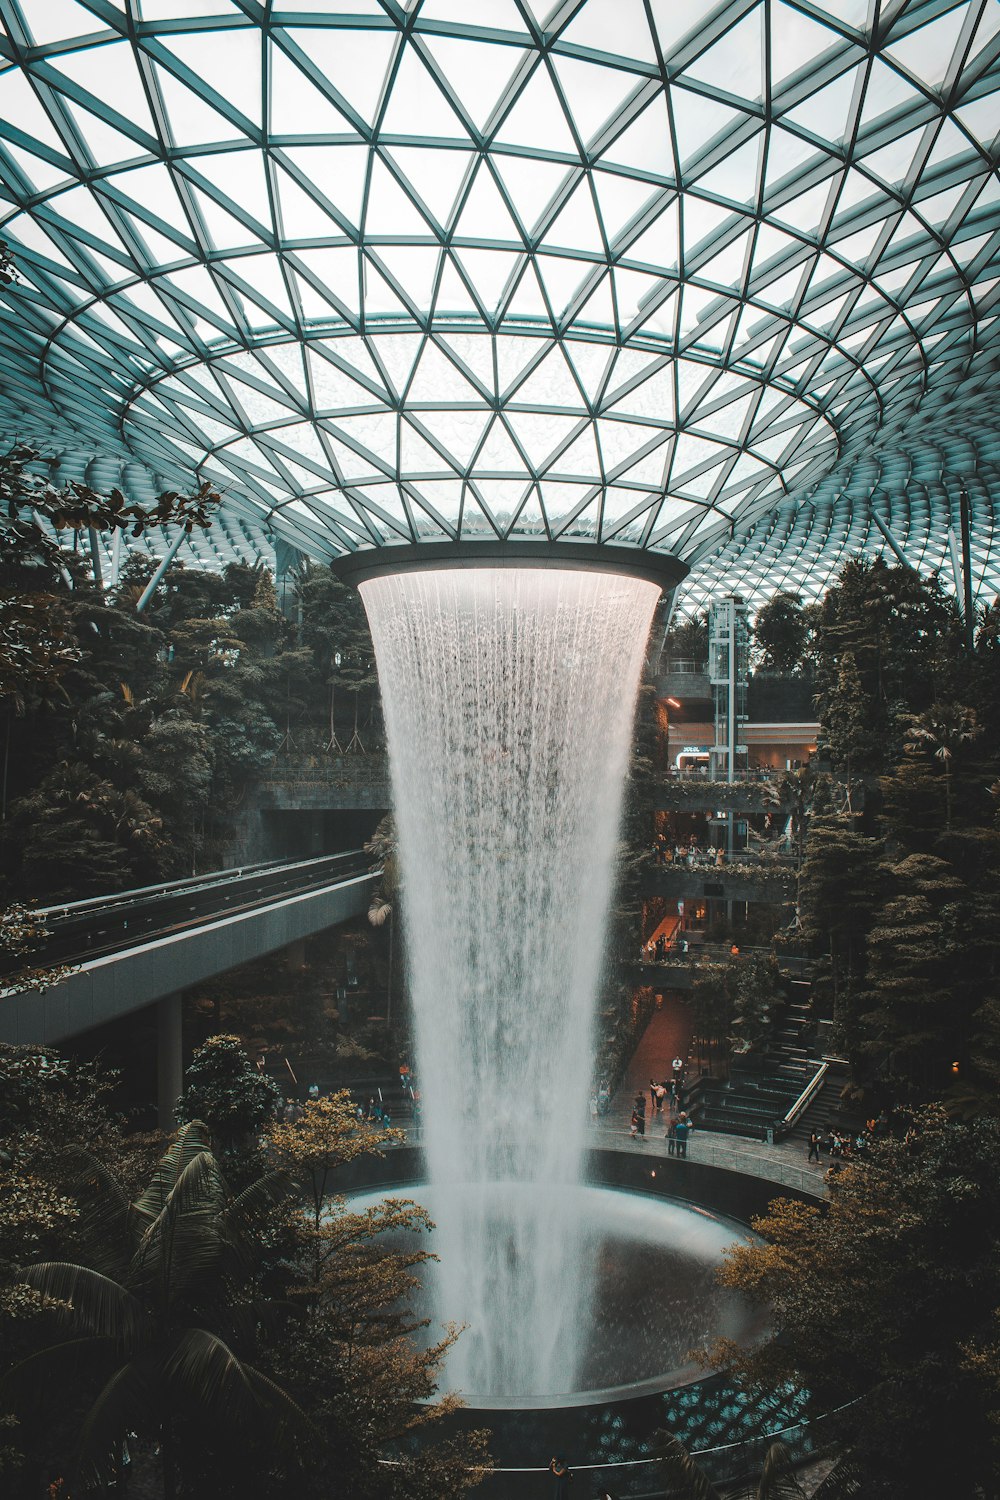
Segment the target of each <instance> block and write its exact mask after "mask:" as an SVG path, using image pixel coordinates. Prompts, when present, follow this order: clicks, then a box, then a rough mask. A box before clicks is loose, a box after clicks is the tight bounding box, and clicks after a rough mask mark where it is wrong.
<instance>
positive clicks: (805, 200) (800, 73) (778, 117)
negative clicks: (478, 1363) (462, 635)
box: [0, 0, 1000, 602]
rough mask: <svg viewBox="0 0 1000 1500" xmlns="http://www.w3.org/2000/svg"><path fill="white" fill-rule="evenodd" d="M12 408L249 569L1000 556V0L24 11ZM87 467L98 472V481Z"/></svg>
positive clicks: (703, 565) (367, 0)
mask: <svg viewBox="0 0 1000 1500" xmlns="http://www.w3.org/2000/svg"><path fill="white" fill-rule="evenodd" d="M0 18H2V22H3V31H4V34H3V35H2V36H0V198H2V205H0V206H2V207H3V210H4V212H3V220H2V222H3V228H2V233H3V235H4V236H5V237H6V239H7V240H8V242H9V244H10V246H11V248H12V249H13V251H14V253H15V257H16V263H17V266H18V268H19V277H18V280H17V281H16V282H15V283H14V284H13V285H11V286H9V287H7V288H6V289H4V290H3V291H2V300H0V321H2V335H0V337H2V351H0V360H2V363H0V382H2V383H0V430H2V431H3V433H4V435H6V436H7V437H8V438H14V437H21V438H26V439H29V440H34V441H36V442H40V443H41V444H43V445H44V446H45V447H46V449H47V450H49V451H57V452H60V453H63V454H65V455H66V461H67V462H68V463H69V464H70V466H72V465H73V464H75V465H77V466H78V467H79V466H81V465H82V467H83V468H84V469H86V468H87V461H88V459H90V460H92V461H94V462H96V464H97V473H98V475H99V476H107V477H108V478H109V479H110V480H111V481H112V482H124V484H125V486H126V487H127V488H129V489H130V490H131V491H132V492H133V493H134V494H136V495H138V496H140V497H141V496H143V495H147V494H151V493H152V492H153V491H154V490H155V489H157V488H162V487H163V486H164V485H165V484H172V485H175V484H178V483H181V484H183V483H189V482H190V480H191V478H192V476H193V475H195V474H197V475H199V476H201V477H207V478H210V479H212V480H213V481H215V482H216V483H218V484H219V485H220V486H222V487H223V488H224V490H225V493H226V496H227V518H226V523H225V525H224V527H223V528H222V531H223V538H224V539H226V538H228V543H229V544H230V545H232V546H233V547H234V548H235V549H236V550H237V551H238V550H240V548H241V547H244V546H245V547H248V548H250V550H253V548H254V547H255V546H259V545H262V544H263V538H264V535H265V534H272V535H278V536H279V537H282V538H284V539H285V540H286V541H290V542H292V543H293V544H294V545H296V546H298V547H299V548H301V549H302V550H303V551H305V552H307V553H309V554H311V555H313V556H316V557H335V556H338V555H342V554H343V553H345V552H349V551H355V550H357V549H359V548H370V547H378V546H383V545H392V544H397V543H400V542H421V541H432V542H436V543H441V542H445V541H449V540H451V541H457V540H463V541H464V540H470V539H476V538H489V539H491V540H494V541H495V540H496V539H502V540H508V541H510V542H511V543H512V544H516V542H517V540H518V538H529V539H531V540H533V541H538V540H539V539H546V538H548V539H552V540H560V541H563V542H565V541H567V540H572V539H574V538H576V539H581V540H585V541H588V542H607V543H613V544H614V545H615V546H619V547H621V546H625V547H635V548H644V549H650V550H652V551H657V552H667V553H671V554H673V555H676V556H678V557H680V558H682V559H685V560H686V561H688V562H689V563H691V564H693V567H694V571H693V573H692V578H691V582H690V584H689V586H688V587H689V595H690V599H691V600H692V601H694V602H698V600H699V599H700V598H701V597H702V596H703V595H704V594H705V592H706V591H707V590H708V589H709V587H710V586H711V587H719V586H720V584H723V585H726V586H729V587H732V586H739V587H742V588H743V589H744V591H745V592H747V593H749V594H751V595H761V594H766V593H768V592H771V591H772V590H773V589H774V588H775V587H778V586H784V587H795V588H798V589H800V590H803V591H805V592H806V593H807V594H808V593H815V592H816V590H817V589H819V588H821V587H822V586H823V585H824V584H825V582H826V581H827V579H828V577H829V574H830V572H831V570H832V569H833V568H834V567H835V566H836V564H837V562H838V561H839V560H840V558H841V557H842V556H843V555H844V554H845V552H847V551H853V552H856V551H858V550H859V549H861V548H864V547H866V546H877V547H878V548H879V550H881V548H882V547H883V546H884V545H885V544H886V535H887V534H888V538H889V542H890V544H891V545H893V546H894V547H896V548H897V549H899V550H900V551H901V554H902V555H903V556H905V557H906V558H907V559H908V560H910V561H912V562H913V563H914V564H915V565H921V564H923V565H927V564H930V565H934V566H936V565H939V564H940V563H941V562H942V560H943V559H944V558H945V556H946V552H947V548H948V544H949V529H950V528H952V527H953V526H954V525H955V524H956V523H955V522H954V521H953V511H955V509H956V507H957V505H958V504H959V501H960V500H961V501H962V503H963V504H967V505H968V507H969V508H970V514H971V531H972V551H971V557H972V562H973V570H974V574H975V577H974V587H975V589H976V591H978V592H982V591H984V590H996V589H997V588H998V587H1000V554H998V551H997V549H996V548H994V546H993V527H994V518H995V509H996V504H997V499H998V495H1000V489H998V474H997V461H998V443H997V426H998V424H997V419H996V398H997V392H998V386H1000V374H998V369H1000V367H998V359H997V356H998V351H1000V338H998V328H997V318H996V310H997V299H998V275H1000V210H998V197H1000V184H998V180H997V172H996V166H997V142H996V135H997V131H998V129H1000V100H998V97H997V89H998V86H1000V4H998V0H959V3H955V0H828V3H826V4H820V3H818V0H723V3H709V0H683V3H681V0H565V3H562V4H557V5H556V6H555V7H554V8H553V9H550V10H546V8H545V6H544V5H543V4H541V3H534V0H532V3H529V0H411V3H409V4H405V5H401V4H397V3H395V0H352V4H351V8H350V11H349V12H348V11H339V10H334V9H332V8H331V7H330V6H328V5H326V4H322V3H320V0H297V3H296V0H290V3H289V4H288V5H287V6H285V5H283V4H281V3H280V0H269V3H267V4H261V3H258V0H0ZM91 472H94V471H93V468H92V469H91Z"/></svg>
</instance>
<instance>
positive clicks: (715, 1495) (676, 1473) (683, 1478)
mask: <svg viewBox="0 0 1000 1500" xmlns="http://www.w3.org/2000/svg"><path fill="white" fill-rule="evenodd" d="M660 1439H662V1441H660V1440H659V1439H658V1440H657V1442H656V1457H657V1458H658V1459H659V1461H660V1464H661V1466H662V1473H663V1477H664V1479H666V1480H667V1482H668V1484H670V1485H671V1486H673V1488H672V1489H671V1496H672V1497H674V1500H722V1495H721V1494H720V1492H719V1491H718V1490H717V1489H716V1488H715V1485H714V1484H713V1483H712V1481H711V1480H710V1479H709V1477H708V1475H707V1474H705V1473H704V1472H703V1471H702V1470H701V1469H700V1468H699V1467H698V1465H697V1463H696V1462H695V1460H694V1459H693V1458H692V1457H691V1455H690V1453H689V1452H688V1451H687V1449H686V1448H685V1447H684V1445H683V1443H680V1442H678V1440H677V1438H675V1437H670V1436H666V1435H664V1434H660Z"/></svg>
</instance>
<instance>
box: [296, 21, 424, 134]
mask: <svg viewBox="0 0 1000 1500" xmlns="http://www.w3.org/2000/svg"><path fill="white" fill-rule="evenodd" d="M286 35H287V36H288V37H289V38H290V39H291V40H292V41H293V42H294V43H295V44H296V46H297V47H299V48H300V49H301V51H302V54H303V56H304V57H306V58H308V59H309V61H310V62H311V63H312V64H313V65H314V66H315V67H317V68H319V69H320V71H321V72H322V73H324V74H325V75H326V77H327V78H328V79H329V81H330V83H331V84H332V85H333V87H334V89H336V91H337V93H338V94H340V95H341V97H342V98H343V99H344V100H345V101H346V102H347V104H348V105H350V107H351V108H352V109H353V110H354V111H355V113H356V114H357V115H358V116H359V117H360V119H361V120H363V121H364V122H365V124H367V125H371V124H373V123H374V120H375V114H376V110H377V109H378V105H379V101H380V99H381V97H382V90H383V88H384V86H385V79H386V72H387V69H388V66H389V61H390V59H391V57H392V54H393V51H394V48H395V45H396V33H395V32H394V31H393V32H386V31H376V30H371V29H370V30H367V31H361V30H359V31H353V30H348V29H347V28H346V27H340V26H338V27H336V28H335V29H328V28H326V27H322V26H314V27H309V28H308V29H300V28H297V27H289V29H288V31H287V32H286ZM411 124H412V121H411Z"/></svg>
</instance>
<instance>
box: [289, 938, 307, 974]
mask: <svg viewBox="0 0 1000 1500" xmlns="http://www.w3.org/2000/svg"><path fill="white" fill-rule="evenodd" d="M285 964H286V966H287V968H288V971H289V973H291V974H297V973H298V972H299V971H300V970H301V969H304V968H305V966H306V940H305V938H296V939H295V942H294V943H289V945H288V947H287V948H286V949H285Z"/></svg>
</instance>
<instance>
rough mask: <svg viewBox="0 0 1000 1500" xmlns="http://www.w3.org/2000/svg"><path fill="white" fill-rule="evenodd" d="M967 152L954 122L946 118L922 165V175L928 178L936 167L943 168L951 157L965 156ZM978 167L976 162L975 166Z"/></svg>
mask: <svg viewBox="0 0 1000 1500" xmlns="http://www.w3.org/2000/svg"><path fill="white" fill-rule="evenodd" d="M969 150H970V147H969V143H968V141H967V140H966V138H965V136H964V135H963V134H962V132H961V131H960V130H959V128H958V126H957V125H956V124H955V122H954V121H953V120H949V119H947V118H945V119H943V120H942V121H941V124H940V126H939V127H938V133H937V136H936V137H935V140H934V145H933V147H932V148H931V152H930V155H929V156H928V158H927V160H926V161H925V163H924V175H925V176H930V174H931V173H932V172H933V171H934V169H935V168H936V167H940V166H943V165H944V163H945V162H948V161H951V160H952V158H953V157H956V156H965V155H967V153H968V152H969ZM978 165H979V163H978V162H977V163H976V166H977V167H978Z"/></svg>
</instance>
